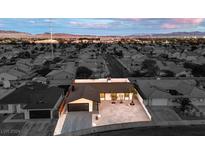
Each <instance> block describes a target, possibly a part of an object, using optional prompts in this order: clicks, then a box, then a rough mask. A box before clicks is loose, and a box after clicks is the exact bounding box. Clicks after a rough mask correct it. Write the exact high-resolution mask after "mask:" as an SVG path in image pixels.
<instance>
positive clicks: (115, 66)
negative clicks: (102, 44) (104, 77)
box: [104, 55, 130, 78]
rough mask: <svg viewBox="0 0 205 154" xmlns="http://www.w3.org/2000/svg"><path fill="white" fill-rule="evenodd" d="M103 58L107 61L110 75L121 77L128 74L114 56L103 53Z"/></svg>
mask: <svg viewBox="0 0 205 154" xmlns="http://www.w3.org/2000/svg"><path fill="white" fill-rule="evenodd" d="M104 59H105V61H106V62H107V66H108V69H109V71H110V75H111V77H113V78H123V77H129V76H130V73H129V71H128V70H127V69H126V68H125V67H124V66H122V64H121V63H120V62H119V61H118V60H117V59H116V58H115V57H114V56H112V55H105V56H104Z"/></svg>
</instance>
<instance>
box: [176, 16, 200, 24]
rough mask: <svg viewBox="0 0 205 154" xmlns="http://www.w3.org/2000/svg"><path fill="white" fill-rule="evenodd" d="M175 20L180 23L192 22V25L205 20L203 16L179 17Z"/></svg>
mask: <svg viewBox="0 0 205 154" xmlns="http://www.w3.org/2000/svg"><path fill="white" fill-rule="evenodd" d="M174 20H175V22H176V23H179V24H191V25H199V24H201V23H202V22H203V21H204V19H203V18H177V19H174Z"/></svg>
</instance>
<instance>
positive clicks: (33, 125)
mask: <svg viewBox="0 0 205 154" xmlns="http://www.w3.org/2000/svg"><path fill="white" fill-rule="evenodd" d="M56 122H57V121H56V120H50V119H36V120H27V121H26V123H25V124H24V126H23V128H22V130H21V133H20V135H21V136H50V135H53V131H54V128H55V125H56Z"/></svg>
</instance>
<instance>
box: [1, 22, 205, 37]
mask: <svg viewBox="0 0 205 154" xmlns="http://www.w3.org/2000/svg"><path fill="white" fill-rule="evenodd" d="M51 29H52V31H53V33H68V34H81V35H121V36H123V35H134V34H156V33H170V32H192V31H201V32H205V18H51V19H48V18H27V19H25V18H0V30H14V31H19V32H28V33H31V34H40V33H46V32H50V30H51Z"/></svg>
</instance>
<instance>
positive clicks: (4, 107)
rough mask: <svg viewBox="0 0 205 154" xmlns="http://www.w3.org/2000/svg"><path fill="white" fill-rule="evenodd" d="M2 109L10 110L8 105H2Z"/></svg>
mask: <svg viewBox="0 0 205 154" xmlns="http://www.w3.org/2000/svg"><path fill="white" fill-rule="evenodd" d="M0 110H8V105H0Z"/></svg>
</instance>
